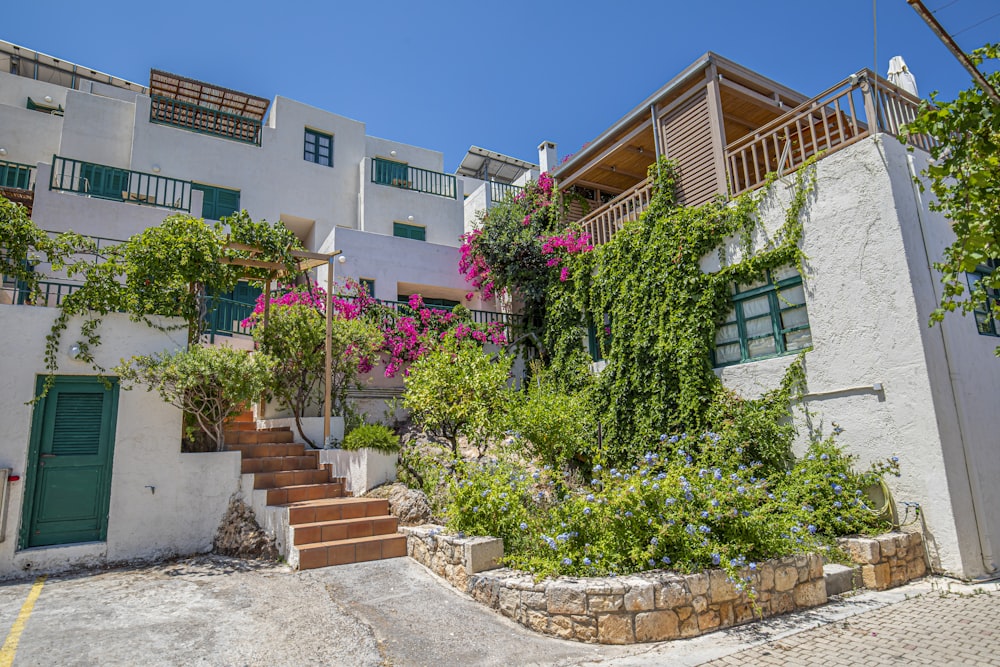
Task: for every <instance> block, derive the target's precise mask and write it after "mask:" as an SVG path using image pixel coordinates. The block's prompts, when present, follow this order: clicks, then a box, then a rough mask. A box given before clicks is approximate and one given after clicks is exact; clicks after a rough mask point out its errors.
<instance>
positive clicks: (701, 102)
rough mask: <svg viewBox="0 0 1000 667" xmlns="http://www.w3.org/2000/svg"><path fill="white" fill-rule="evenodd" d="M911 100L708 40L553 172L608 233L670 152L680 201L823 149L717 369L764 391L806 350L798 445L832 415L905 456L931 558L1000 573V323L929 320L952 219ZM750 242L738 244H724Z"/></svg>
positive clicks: (636, 209) (603, 235)
mask: <svg viewBox="0 0 1000 667" xmlns="http://www.w3.org/2000/svg"><path fill="white" fill-rule="evenodd" d="M826 83H827V82H817V88H822V87H825V84H826ZM918 104H919V100H918V99H917V98H916V97H914V96H912V95H910V94H909V93H907V92H905V91H903V90H900V89H898V88H896V87H895V86H892V85H891V84H890V83H889V82H887V81H885V80H884V79H881V78H878V77H876V75H875V74H874V73H872V72H870V71H867V70H863V71H861V72H857V73H856V74H854V75H852V76H850V77H848V78H846V79H845V80H844V81H842V82H841V83H839V84H837V85H835V86H833V87H831V88H829V89H828V90H827V91H826V92H825V93H823V94H821V95H820V96H818V97H815V98H808V97H807V96H805V95H802V94H801V93H798V92H796V91H793V90H790V89H788V88H786V87H784V86H782V85H780V84H779V83H777V82H774V81H772V80H769V79H767V78H765V77H763V76H761V75H759V74H757V73H755V72H752V71H750V70H748V69H746V68H744V67H742V66H740V65H738V64H736V63H734V62H732V61H729V60H727V59H725V58H723V57H721V56H719V55H717V54H714V53H707V54H705V55H704V56H703V57H702V58H700V59H699V60H697V61H696V62H695V63H693V64H692V65H691V66H690V67H688V68H686V69H685V70H684V71H683V72H681V73H680V74H678V75H677V76H676V77H674V78H673V79H671V80H670V81H669V82H667V83H666V84H665V85H664V86H663V87H662V88H660V89H659V90H657V91H656V92H654V93H653V94H652V95H650V97H648V98H647V99H646V100H644V101H643V102H642V103H640V104H639V105H637V106H636V107H635V108H634V109H632V110H631V111H630V112H629V113H628V114H626V115H625V116H624V117H622V118H621V119H620V120H619V121H617V122H616V123H615V124H613V125H612V126H611V127H610V128H608V129H607V130H606V131H604V132H603V133H602V134H600V135H599V136H598V137H597V138H596V139H595V140H594V141H592V142H590V143H589V144H587V145H586V147H585V148H583V149H581V150H580V151H579V152H578V153H576V154H575V155H572V156H571V157H569V158H568V159H566V160H565V161H564V162H563V163H562V164H561V165H559V166H558V167H556V168H555V169H554V170H553V172H552V173H553V175H554V176H555V177H556V179H557V180H558V182H559V183H560V186H561V187H563V188H570V189H573V190H575V191H576V192H577V193H578V194H580V195H582V196H583V198H584V199H587V200H589V201H590V202H591V203H592V209H591V210H590V211H589V212H586V214H584V211H582V210H578V211H576V212H575V214H576V216H577V217H578V218H579V222H580V224H581V225H582V226H583V228H584V229H585V230H586V231H588V232H589V233H590V234H591V236H592V238H593V239H594V241H595V242H596V243H604V242H606V241H607V240H608V239H609V238H611V236H612V235H613V234H614V233H616V232H617V231H618V230H619V229H620V228H621V226H622V224H623V223H624V222H625V221H629V220H635V219H637V218H638V217H639V215H640V214H641V213H642V211H644V210H645V208H646V207H647V206H648V203H649V198H650V188H651V185H652V184H651V180H650V179H647V178H646V175H645V174H646V168H647V167H648V166H649V165H651V164H652V163H653V161H654V160H655V159H656V158H657V157H658V156H660V155H665V156H667V157H669V158H671V159H673V160H674V161H675V162H676V164H677V168H678V181H677V191H678V195H679V199H680V201H681V203H683V204H688V205H696V204H699V203H702V202H705V201H708V200H710V199H712V198H713V197H716V196H718V195H723V196H726V195H730V196H731V195H734V194H739V193H741V192H745V191H749V190H754V189H756V188H758V187H760V186H762V185H763V184H764V182H765V180H766V175H767V173H768V172H775V171H777V172H779V173H782V174H788V173H790V172H792V171H794V170H795V169H797V168H799V167H801V166H802V165H803V164H804V163H806V161H807V160H809V159H810V158H813V157H814V156H816V155H817V154H820V153H821V155H820V157H819V159H818V161H817V162H816V164H815V169H816V187H815V190H814V192H813V193H812V195H811V197H810V199H809V202H808V205H807V206H806V208H805V211H804V212H803V228H804V236H803V240H802V250H803V252H804V254H805V256H806V258H807V259H806V260H805V263H804V264H805V265H804V271H803V274H802V275H801V276H800V275H799V274H798V272H797V271H796V270H795V269H794V267H787V269H786V270H783V271H773V272H771V273H770V274H769V276H768V279H766V280H764V281H761V282H760V283H759V284H755V285H753V286H742V287H740V288H739V291H738V292H737V293H736V294H735V296H734V298H733V301H734V308H733V311H732V313H731V315H730V317H729V318H727V321H726V322H725V323H723V324H722V325H721V326H720V327H719V329H718V332H717V336H716V347H715V356H714V359H713V364H714V365H715V367H716V373H717V374H718V375H719V377H720V378H721V379H722V382H723V384H725V385H726V386H727V387H730V388H732V389H734V390H736V391H737V392H739V393H741V394H743V395H746V396H757V395H760V394H761V393H763V392H764V391H767V390H769V389H772V388H774V387H776V386H777V385H778V383H779V382H780V380H781V377H782V375H783V373H784V371H785V369H786V368H787V366H788V364H789V363H791V361H792V360H793V359H794V358H795V357H796V355H797V354H798V353H799V352H800V351H801V350H809V351H808V353H807V354H806V357H805V370H806V382H807V393H806V395H805V397H804V405H803V407H804V408H805V409H806V410H807V411H808V414H804V413H801V416H800V418H799V422H800V423H799V426H800V428H799V433H800V437H801V439H802V441H801V442H800V443H799V444H800V445H802V446H804V444H805V442H806V437H807V434H808V433H809V431H810V429H817V428H820V427H821V428H822V431H823V433H824V434H829V433H830V431H831V430H832V428H833V427H832V424H833V423H836V424H837V425H838V426H839V427H840V428H842V429H844V431H843V433H842V434H841V435H840V438H839V441H840V443H841V444H843V445H846V448H847V450H848V451H849V452H850V453H852V454H854V455H856V456H857V457H858V459H859V461H858V463H859V465H861V466H867V465H868V464H869V463H871V462H872V461H875V460H884V459H887V458H890V457H892V456H898V457H899V460H900V464H901V477H899V478H898V479H897V478H891V479H889V480H887V482H888V485H889V488H890V491H891V493H892V495H893V497H894V499H895V501H896V504H897V508H898V513H899V517H900V520H901V521H902V522H903V523H906V524H907V525H905V526H904V529H905V530H920V531H922V533H923V536H924V542H925V544H926V545H927V551H928V559H929V565H930V566H931V568H932V569H934V570H936V571H939V572H944V573H948V574H952V575H956V576H960V577H965V578H974V577H992V576H995V575H996V573H997V570H998V566H1000V553H998V551H997V550H998V549H1000V492H998V490H997V485H996V480H997V479H1000V437H998V435H997V434H998V433H1000V392H998V389H1000V362H998V361H997V359H996V357H995V356H994V348H996V347H997V343H998V342H1000V339H998V338H997V337H996V335H997V333H998V328H997V326H996V323H994V322H993V321H992V319H991V318H990V317H989V315H988V314H986V313H982V314H979V315H977V317H976V318H973V317H967V318H962V317H960V316H958V315H957V314H954V315H948V316H947V317H946V318H945V321H944V323H943V324H940V325H936V326H934V327H930V326H929V320H930V314H931V312H932V311H933V310H934V309H935V308H936V307H937V305H938V304H939V303H940V300H941V284H940V281H939V277H938V275H937V273H936V271H935V270H934V269H933V268H932V265H933V263H934V262H936V261H940V260H941V258H942V256H943V251H944V249H945V247H946V246H947V245H949V244H950V243H951V242H952V241H953V240H954V235H953V233H952V231H951V225H950V223H949V221H948V220H946V219H945V218H943V217H942V216H941V214H939V213H935V212H932V211H930V209H929V207H928V201H927V199H928V195H927V194H925V193H922V192H921V191H920V189H919V187H918V186H917V185H916V184H915V183H914V178H915V177H916V176H917V175H918V174H919V173H920V172H921V171H922V170H923V169H924V168H926V166H927V164H928V160H929V153H928V152H927V151H926V150H925V149H926V148H927V147H928V143H927V139H926V138H924V137H913V138H912V141H913V143H914V147H913V149H912V151H908V150H907V147H906V146H904V145H903V144H901V142H900V140H899V139H898V138H897V136H898V135H900V134H901V132H900V127H901V126H902V125H903V124H904V123H905V122H907V121H908V120H909V119H912V118H913V114H914V113H915V111H916V108H917V106H918ZM543 145H544V144H543ZM547 161H548V162H549V164H555V163H556V160H555V159H554V157H552V158H548V159H547ZM793 180H794V179H793V178H792V177H788V178H785V179H782V180H779V181H778V183H777V184H776V185H775V188H774V191H773V193H772V194H771V195H770V197H769V198H768V199H767V200H765V201H764V203H763V204H762V206H761V208H760V221H761V223H762V226H763V228H764V229H765V230H767V232H768V233H769V234H771V235H773V233H774V232H775V231H776V230H777V229H778V228H780V226H781V225H782V223H783V222H784V214H785V211H786V208H787V204H788V201H789V198H790V196H791V192H790V190H791V184H792V181H793ZM758 242H759V244H758V247H762V246H761V245H760V244H762V243H764V242H765V239H763V238H762V239H758ZM741 252H742V249H741V248H740V244H739V243H735V242H734V243H733V244H732V245H731V246H730V247H728V248H726V253H725V255H726V256H727V257H729V258H730V259H731V260H732V259H733V258H737V257H739V256H740V254H741ZM719 261H720V260H719V256H718V254H717V253H710V254H709V255H708V256H706V257H705V258H703V260H702V269H703V270H704V271H706V272H711V271H716V270H718V268H719ZM970 279H974V276H970ZM984 310H985V309H984ZM591 342H592V352H597V351H596V350H594V349H593V336H592V341H591ZM595 358H596V356H595ZM916 505H919V507H920V513H919V515H918V514H917V513H916V512H915V509H916Z"/></svg>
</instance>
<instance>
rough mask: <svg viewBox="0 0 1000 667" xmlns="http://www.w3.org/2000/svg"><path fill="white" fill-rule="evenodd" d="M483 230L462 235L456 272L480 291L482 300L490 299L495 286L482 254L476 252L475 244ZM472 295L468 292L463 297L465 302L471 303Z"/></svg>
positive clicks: (493, 293)
mask: <svg viewBox="0 0 1000 667" xmlns="http://www.w3.org/2000/svg"><path fill="white" fill-rule="evenodd" d="M482 234H483V230H481V229H474V230H472V231H471V232H469V233H468V234H463V235H462V246H461V247H460V248H459V258H458V271H459V273H461V274H462V276H463V277H464V278H465V281H466V282H467V283H470V284H471V285H472V286H473V287H474V288H476V289H478V290H482V294H483V298H484V299H492V298H493V296H494V295H495V294H496V285H494V283H493V280H492V278H491V277H490V267H489V266H488V265H487V264H486V260H485V259H483V255H482V253H480V252H479V251H478V248H477V247H476V243H477V241H478V240H479V237H480V236H482ZM473 296H474V294H473V293H472V292H469V293H468V294H466V295H465V298H466V300H469V301H471V300H472V297H473Z"/></svg>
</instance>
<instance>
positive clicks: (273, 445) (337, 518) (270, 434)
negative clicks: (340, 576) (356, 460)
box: [225, 412, 406, 570]
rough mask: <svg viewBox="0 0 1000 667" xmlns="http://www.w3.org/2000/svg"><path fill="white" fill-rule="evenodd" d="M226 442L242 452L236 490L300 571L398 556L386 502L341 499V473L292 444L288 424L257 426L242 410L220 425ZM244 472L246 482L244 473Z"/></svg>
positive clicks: (402, 546)
mask: <svg viewBox="0 0 1000 667" xmlns="http://www.w3.org/2000/svg"><path fill="white" fill-rule="evenodd" d="M225 438H226V448H227V449H230V450H234V451H239V452H240V454H241V455H242V464H241V465H242V468H241V469H242V472H243V473H244V489H247V487H249V486H251V484H252V491H249V490H248V493H247V495H252V503H251V504H252V505H253V506H254V510H255V511H256V513H257V516H258V521H261V519H264V520H263V521H261V525H262V526H264V527H265V528H267V529H269V530H271V531H272V532H273V533H274V534H275V538H276V542H277V545H278V551H279V552H280V553H281V554H282V555H283V556H285V558H286V560H287V561H288V563H289V564H290V565H292V566H293V567H297V568H298V569H300V570H308V569H312V568H317V567H326V566H327V565H344V564H347V563H357V562H361V561H367V560H379V559H382V558H396V557H398V556H405V555H406V537H405V536H404V535H401V534H399V533H397V532H396V528H397V519H396V517H394V516H391V515H390V514H389V503H388V501H387V500H384V499H377V498H349V497H344V484H343V480H342V479H334V478H333V477H332V476H331V473H330V469H329V466H322V465H320V463H319V451H317V450H310V451H306V449H305V445H303V444H301V443H296V442H293V436H292V432H291V430H290V429H288V428H284V429H273V430H266V431H265V430H257V428H256V423H255V422H254V420H253V415H252V414H251V413H249V412H247V413H244V414H242V415H239V416H238V417H236V419H235V420H234V421H233V422H232V423H230V424H229V425H228V426H227V427H226V433H225ZM251 475H252V480H251V478H250V476H251Z"/></svg>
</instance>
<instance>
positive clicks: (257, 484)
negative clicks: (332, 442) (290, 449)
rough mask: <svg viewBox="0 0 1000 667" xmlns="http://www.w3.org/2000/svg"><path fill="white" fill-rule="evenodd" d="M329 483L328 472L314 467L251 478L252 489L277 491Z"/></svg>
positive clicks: (258, 474) (256, 475)
mask: <svg viewBox="0 0 1000 667" xmlns="http://www.w3.org/2000/svg"><path fill="white" fill-rule="evenodd" d="M295 458H298V457H295ZM303 458H306V457H303ZM251 460H252V459H251ZM329 481H330V471H329V470H323V469H321V468H316V467H315V466H314V467H313V468H311V469H309V468H306V469H299V470H282V471H281V472H258V473H256V474H255V475H254V477H253V488H255V489H277V488H280V487H286V488H287V487H292V486H302V485H305V484H327V483H328V482H329ZM282 504H283V503H282Z"/></svg>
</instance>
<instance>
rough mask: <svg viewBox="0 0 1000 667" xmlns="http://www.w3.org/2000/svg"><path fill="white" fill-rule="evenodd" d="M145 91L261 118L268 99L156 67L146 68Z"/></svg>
mask: <svg viewBox="0 0 1000 667" xmlns="http://www.w3.org/2000/svg"><path fill="white" fill-rule="evenodd" d="M149 94H150V95H159V96H161V97H168V98H170V99H173V100H180V101H181V102H189V103H190V104H196V105H198V106H200V107H206V108H208V109H216V110H218V111H224V112H226V113H231V114H233V115H236V116H242V117H244V118H253V119H254V120H257V121H261V122H263V120H264V116H265V115H266V114H267V108H268V106H270V104H271V103H270V102H269V101H268V100H266V99H264V98H263V97H257V96H255V95H250V94H248V93H241V92H239V91H238V90H231V89H229V88H223V87H221V86H216V85H213V84H211V83H205V82H204V81H198V80H197V79H189V78H188V77H184V76H179V75H177V74H171V73H170V72H164V71H162V70H158V69H151V70H149Z"/></svg>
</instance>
